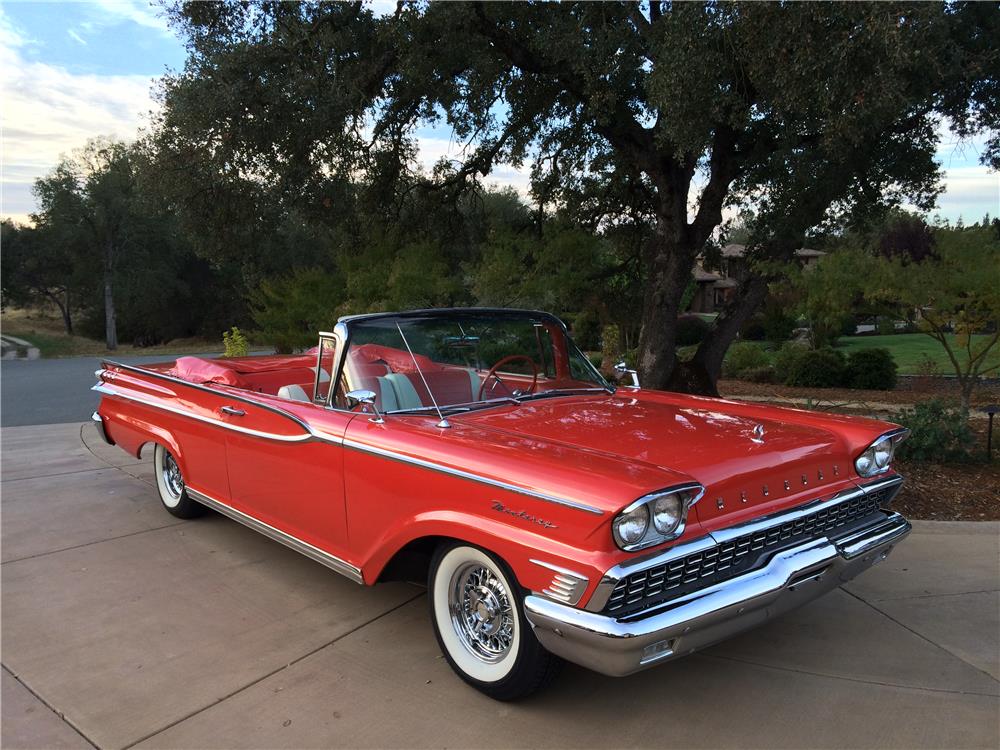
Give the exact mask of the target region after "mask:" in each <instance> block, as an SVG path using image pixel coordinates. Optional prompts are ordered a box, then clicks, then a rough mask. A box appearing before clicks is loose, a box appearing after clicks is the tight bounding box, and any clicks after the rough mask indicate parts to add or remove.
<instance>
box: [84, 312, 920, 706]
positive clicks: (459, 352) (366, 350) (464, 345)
mask: <svg viewBox="0 0 1000 750" xmlns="http://www.w3.org/2000/svg"><path fill="white" fill-rule="evenodd" d="M98 377H99V379H100V382H99V383H98V384H97V385H96V386H95V390H97V391H99V392H100V393H101V394H102V398H101V402H100V406H99V407H98V410H97V412H95V414H94V421H95V423H96V425H97V427H98V429H99V431H100V432H101V434H102V436H103V437H104V439H105V440H106V441H107V442H109V443H111V444H117V445H119V446H120V447H121V448H123V449H124V450H126V451H128V452H129V453H131V454H133V455H135V456H140V454H141V452H142V450H143V447H144V446H147V445H148V446H150V447H151V448H152V451H153V459H154V462H155V468H156V480H157V484H158V487H159V494H160V499H161V500H162V502H163V505H164V507H165V508H166V510H167V511H169V512H170V513H172V514H174V515H175V516H179V517H181V518H192V517H194V516H196V515H198V514H199V513H201V512H202V511H203V510H204V508H206V507H208V508H212V509H214V510H216V511H218V512H220V513H223V514H225V515H227V516H230V517H231V518H233V519H235V520H237V521H239V522H241V523H244V524H246V525H247V526H250V527H251V528H253V529H256V530H257V531H259V532H261V533H263V534H266V535H268V536H270V537H273V538H274V539H276V540H277V541H279V542H282V543H284V544H286V545H288V546H289V547H292V548H293V549H295V550H298V551H299V552H301V553H303V554H304V555H307V556H309V557H311V558H312V559H314V560H316V561H317V562H319V563H322V564H323V565H326V566H327V567H329V568H332V569H333V570H335V571H337V572H338V573H341V574H343V575H345V576H347V577H348V578H350V579H351V580H353V581H356V582H357V583H360V584H367V585H372V584H375V583H378V582H380V581H386V580H399V579H407V580H420V581H424V580H425V581H426V582H427V587H428V599H429V602H430V610H431V622H432V623H433V627H434V632H435V634H436V636H437V639H438V642H439V644H440V646H441V650H442V651H443V652H444V655H445V657H446V658H447V659H448V662H449V663H450V664H451V666H452V667H453V668H454V670H455V671H456V672H457V673H458V675H459V676H460V677H461V678H462V679H463V680H465V681H466V682H468V683H469V684H471V685H473V686H474V687H476V688H478V689H479V690H481V691H483V692H484V693H486V694H488V695H490V696H493V697H495V698H499V699H512V698H516V697H519V696H522V695H526V694H528V693H530V692H532V691H533V690H536V689H538V688H539V687H540V686H542V685H543V684H545V683H546V682H548V681H549V680H550V679H551V677H552V676H553V674H554V673H555V670H556V668H557V667H558V665H559V663H560V658H562V659H567V660H569V661H572V662H576V663H578V664H582V665H583V666H585V667H589V668H590V669H594V670H597V671H598V672H603V673H604V674H608V675H626V674H629V673H632V672H635V671H638V670H640V669H644V668H646V667H650V666H653V665H655V664H660V663H662V662H665V661H668V660H670V659H672V658H675V657H678V656H683V655H685V654H689V653H691V652H692V651H695V650H697V649H701V648H704V647H706V646H708V645H710V644H712V643H715V642H717V641H719V640H721V639H724V638H727V637H729V636H731V635H733V634H735V633H739V632H741V631H744V630H746V629H748V628H751V627H753V626H756V625H759V624H760V623H762V622H764V621H766V620H767V619H768V618H771V617H774V616H776V615H779V614H781V613H783V612H785V611H787V610H789V609H791V608H793V607H797V606H799V605H801V604H803V603H805V602H808V601H810V600H812V599H814V598H816V597H817V596H819V595H820V594H823V593H824V592H826V591H829V590H830V589H833V588H835V587H837V586H839V585H840V584H841V583H843V582H844V581H847V580H849V579H850V578H852V577H854V576H856V575H857V574H859V573H860V572H862V571H863V570H865V569H866V568H868V567H870V566H872V565H873V564H875V563H877V562H878V561H880V560H882V559H883V558H885V557H886V555H888V554H889V552H890V550H891V549H892V548H893V546H894V545H895V544H897V543H898V542H899V541H900V540H901V539H902V538H903V537H904V536H906V534H907V533H908V532H909V531H910V525H909V523H907V521H906V520H905V519H904V518H903V517H902V516H900V515H898V514H897V513H894V512H892V511H890V510H888V506H889V503H890V502H891V500H892V499H893V496H894V495H895V494H896V492H897V491H898V490H899V487H900V484H901V482H902V479H901V478H900V477H899V476H898V475H897V474H896V473H894V471H893V470H892V465H891V464H892V458H893V451H894V449H895V446H896V445H897V444H898V443H899V441H900V440H902V439H903V437H904V436H905V434H906V431H905V430H903V429H901V428H899V427H898V426H896V425H892V424H886V423H884V422H878V421H874V420H870V419H861V418H855V417H845V416H836V415H830V414H819V413H815V412H808V411H800V410H795V409H780V408H774V407H770V406H761V405H757V404H748V403H740V402H738V401H727V400H723V399H709V398H698V397H692V396H684V395H678V394H673V393H664V392H658V391H650V390H642V389H640V388H638V387H618V388H616V387H614V386H612V385H611V384H609V383H608V382H607V381H606V380H605V379H604V378H603V377H602V376H601V374H600V373H599V372H598V371H597V370H596V369H595V368H594V367H593V366H592V365H591V364H590V362H589V361H588V360H587V358H586V357H585V356H583V354H582V353H581V352H580V351H579V349H577V347H576V346H575V345H574V344H573V342H572V340H571V339H570V337H569V335H568V334H567V331H566V329H565V327H564V326H563V324H562V323H561V322H560V321H559V320H558V319H557V318H555V317H553V316H551V315H548V314H546V313H542V312H533V311H519V310H488V309H456V310H422V311H414V312H407V313H399V314H397V313H392V314H373V315H360V316H354V317H347V318H343V319H341V320H340V322H339V323H338V324H337V326H336V328H335V329H334V330H333V332H332V333H320V334H319V345H318V347H317V348H316V349H315V351H314V352H313V353H308V354H305V355H296V356H258V357H245V358H237V359H200V358H195V357H181V358H180V359H178V360H177V361H176V362H171V363H165V364H160V365H148V366H145V367H141V368H140V367H131V366H126V365H121V364H115V363H111V362H108V363H105V365H104V366H103V369H101V370H99V371H98Z"/></svg>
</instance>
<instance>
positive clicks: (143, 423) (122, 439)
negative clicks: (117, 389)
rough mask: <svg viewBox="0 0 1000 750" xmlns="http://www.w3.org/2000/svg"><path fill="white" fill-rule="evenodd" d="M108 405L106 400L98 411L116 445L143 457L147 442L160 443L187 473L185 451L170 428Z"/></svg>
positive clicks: (183, 472) (183, 471)
mask: <svg viewBox="0 0 1000 750" xmlns="http://www.w3.org/2000/svg"><path fill="white" fill-rule="evenodd" d="M108 405H109V404H108V402H107V401H106V400H105V401H104V402H103V403H102V404H101V408H99V409H98V413H99V414H100V415H101V417H103V419H104V429H105V431H106V432H107V433H108V436H109V437H110V438H111V439H112V440H114V441H115V444H116V445H118V446H119V447H120V448H122V449H123V450H125V451H126V452H128V453H129V454H131V455H133V456H135V457H136V458H142V449H143V446H145V445H146V444H147V443H159V444H160V445H162V446H163V447H164V448H166V449H167V450H168V451H170V453H171V455H173V457H174V459H175V460H176V461H177V465H178V467H179V468H180V470H181V474H185V472H186V471H187V468H186V466H185V461H184V452H183V451H182V450H181V447H180V444H179V443H178V442H177V440H175V439H174V436H173V435H172V434H171V433H170V431H169V430H167V429H166V428H164V427H162V426H161V425H156V424H153V423H152V422H149V421H147V420H145V419H142V418H141V417H136V416H132V415H130V414H125V413H122V412H119V411H114V410H112V409H109V408H108Z"/></svg>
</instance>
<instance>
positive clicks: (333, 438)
mask: <svg viewBox="0 0 1000 750" xmlns="http://www.w3.org/2000/svg"><path fill="white" fill-rule="evenodd" d="M90 390H92V391H97V392H98V393H103V394H104V395H106V396H117V397H118V398H123V399H125V400H126V401H134V402H136V403H137V404H143V405H144V406H149V407H151V408H153V409H160V410H161V411H166V412H170V413H171V414H177V415H180V416H182V417H187V418H189V419H194V420H197V421H199V422H204V423H206V424H210V425H214V426H216V427H221V428H223V429H226V430H232V431H233V432H241V433H243V434H244V435H253V436H254V437H259V438H263V439H265V440H277V441H279V442H283V443H302V442H306V441H308V440H322V441H323V442H325V443H333V444H334V445H341V444H342V443H343V442H344V439H343V438H341V437H339V436H337V435H331V434H329V433H327V432H321V431H319V430H314V429H312V428H311V427H310V426H309V425H306V424H305V423H304V422H301V421H300V420H298V419H296V420H295V422H296V423H298V424H300V425H302V426H303V427H304V428H305V430H306V432H305V434H303V435H278V434H277V433H274V432H264V431H263V430H255V429H253V428H250V427H241V426H239V425H236V424H231V423H229V422H223V421H222V420H221V419H213V418H212V417H206V416H204V415H203V414H196V413H195V412H193V411H191V410H190V409H181V408H179V407H175V406H169V405H167V404H164V403H161V402H158V401H154V400H152V399H147V398H143V397H142V396H139V395H137V394H134V393H123V392H121V391H117V390H115V389H114V388H111V387H109V386H108V385H107V384H105V383H98V384H97V385H95V386H94V387H93V388H91V389H90ZM212 392H213V393H214V394H215V395H216V396H220V395H221V396H228V395H229V394H227V393H220V392H219V391H212ZM243 400H244V401H247V400H246V399H243ZM247 403H250V404H254V405H256V406H262V405H261V404H258V403H257V402H256V401H247ZM263 408H267V407H263Z"/></svg>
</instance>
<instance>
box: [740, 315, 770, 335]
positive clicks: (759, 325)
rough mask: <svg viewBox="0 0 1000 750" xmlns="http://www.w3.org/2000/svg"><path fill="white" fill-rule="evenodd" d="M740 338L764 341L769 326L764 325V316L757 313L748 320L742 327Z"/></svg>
mask: <svg viewBox="0 0 1000 750" xmlns="http://www.w3.org/2000/svg"><path fill="white" fill-rule="evenodd" d="M740 338H741V339H743V340H744V341H763V340H764V339H765V338H767V328H766V326H765V325H764V318H763V317H761V316H760V315H755V316H754V317H752V318H750V320H748V321H747V322H746V325H744V326H743V328H741V329H740Z"/></svg>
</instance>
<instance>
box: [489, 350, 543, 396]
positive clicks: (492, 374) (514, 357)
mask: <svg viewBox="0 0 1000 750" xmlns="http://www.w3.org/2000/svg"><path fill="white" fill-rule="evenodd" d="M510 362H527V363H528V364H529V365H531V372H532V373H533V376H532V378H531V387H530V388H529V389H528V391H527V392H528V393H534V392H535V386H537V385H538V366H537V365H536V364H535V360H533V359H532V358H531V357H529V356H528V355H526V354H511V355H510V356H507V357H504V358H503V359H501V360H500V361H498V362H497V363H496V364H495V365H493V367H491V368H490V371H489V372H488V373H487V374H486V378H485V379H484V380H483V383H482V385H480V386H479V395H478V396H477V397H476V400H477V401H482V400H483V392H484V391H485V390H486V384H487V383H488V382H490V380H495V381H496V382H497V383H500V385H502V386H503V387H504V388H506V389H507V390H508V391H510V393H511V394H513V393H514V391H513V390H511V388H510V386H508V385H507V384H506V383H505V382H503V379H502V378H501V377H500V376H499V375H497V370H499V369H500V366H501V365H506V364H508V363H510ZM490 390H491V391H493V390H496V384H495V383H494V385H493V386H492V387H491V389H490Z"/></svg>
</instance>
